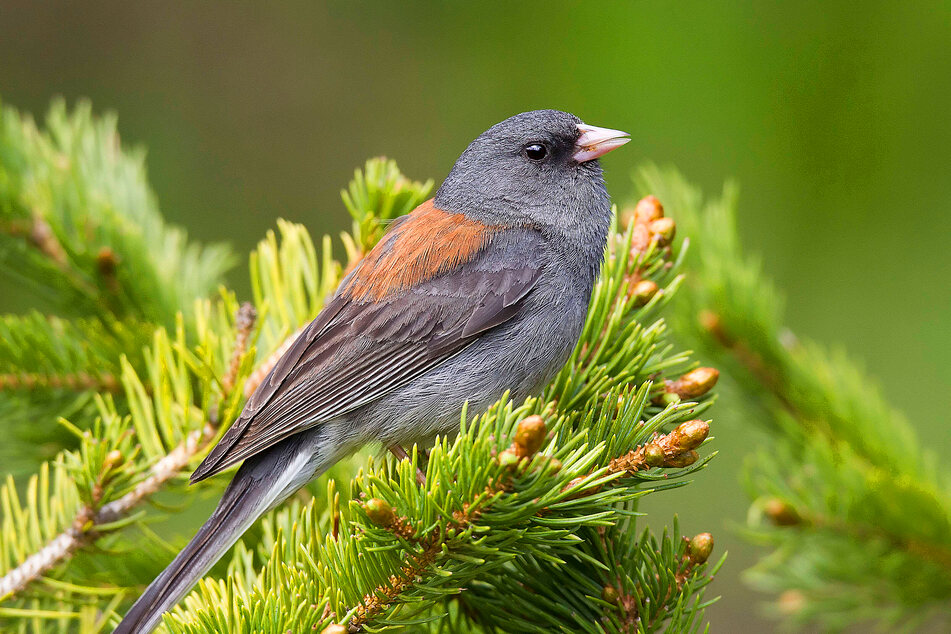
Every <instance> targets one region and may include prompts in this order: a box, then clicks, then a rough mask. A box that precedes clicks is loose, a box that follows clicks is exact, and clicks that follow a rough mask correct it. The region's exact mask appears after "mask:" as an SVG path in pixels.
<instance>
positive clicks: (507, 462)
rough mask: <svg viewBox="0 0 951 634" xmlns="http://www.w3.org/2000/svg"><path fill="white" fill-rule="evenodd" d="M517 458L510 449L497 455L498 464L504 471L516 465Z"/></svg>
mask: <svg viewBox="0 0 951 634" xmlns="http://www.w3.org/2000/svg"><path fill="white" fill-rule="evenodd" d="M518 461H519V457H518V454H517V453H515V452H514V451H512V450H511V449H506V450H505V451H503V452H502V453H500V454H499V464H500V465H502V466H503V467H505V468H506V469H511V468H513V467H514V466H515V465H517V464H518Z"/></svg>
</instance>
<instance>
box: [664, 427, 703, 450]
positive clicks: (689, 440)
mask: <svg viewBox="0 0 951 634" xmlns="http://www.w3.org/2000/svg"><path fill="white" fill-rule="evenodd" d="M709 433H710V423H708V422H707V421H704V420H700V419H695V420H688V421H687V422H686V423H681V424H680V425H678V426H677V428H676V429H674V431H672V432H670V445H671V447H670V448H671V449H672V450H673V451H676V452H677V453H683V452H685V451H690V450H691V449H696V448H697V447H699V446H700V444H701V443H702V442H703V441H704V440H706V439H707V435H708V434H709Z"/></svg>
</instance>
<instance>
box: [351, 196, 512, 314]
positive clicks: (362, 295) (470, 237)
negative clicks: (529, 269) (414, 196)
mask: <svg viewBox="0 0 951 634" xmlns="http://www.w3.org/2000/svg"><path fill="white" fill-rule="evenodd" d="M499 229H500V227H497V226H492V225H485V224H482V223H481V222H479V221H478V220H472V219H471V218H467V217H466V216H465V215H464V214H453V213H449V212H446V211H443V210H441V209H437V208H436V207H435V206H433V201H432V199H429V200H427V201H426V202H424V203H423V204H421V205H420V206H419V207H417V208H416V209H414V210H413V211H412V212H410V215H409V217H408V218H407V219H406V220H405V221H404V222H402V223H400V224H399V226H397V227H396V228H394V229H393V230H392V231H391V232H390V234H388V235H386V236H384V237H383V239H382V240H381V241H380V242H379V243H378V244H377V245H376V246H375V247H374V248H373V250H372V251H370V252H369V253H368V254H367V255H366V257H365V258H364V259H363V262H361V263H360V266H359V267H358V268H357V270H356V272H355V274H354V277H353V279H352V280H351V281H350V283H349V284H348V285H347V288H346V289H345V292H346V293H349V294H350V296H351V297H353V298H354V299H357V300H379V299H382V298H383V297H385V296H386V295H388V294H390V293H395V292H397V291H400V290H402V289H404V288H409V287H410V286H413V285H414V284H418V283H419V282H422V281H424V280H428V279H432V278H434V277H436V276H437V275H439V274H440V273H443V272H445V271H448V270H449V269H451V268H453V267H455V266H458V265H459V264H461V263H462V262H465V261H466V260H468V259H470V258H471V257H472V256H474V255H475V254H476V253H478V252H479V251H480V250H481V249H482V248H483V247H484V246H485V245H486V244H488V242H489V241H490V240H491V239H492V236H493V235H494V234H495V233H496V231H498V230H499Z"/></svg>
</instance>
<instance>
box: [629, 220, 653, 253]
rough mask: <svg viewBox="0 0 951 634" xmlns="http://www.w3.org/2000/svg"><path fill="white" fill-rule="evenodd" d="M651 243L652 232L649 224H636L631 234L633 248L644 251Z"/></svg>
mask: <svg viewBox="0 0 951 634" xmlns="http://www.w3.org/2000/svg"><path fill="white" fill-rule="evenodd" d="M650 243H651V232H650V230H649V229H648V228H647V225H642V224H636V225H634V229H633V230H632V235H631V249H632V250H634V251H644V250H645V249H647V247H648V245H650Z"/></svg>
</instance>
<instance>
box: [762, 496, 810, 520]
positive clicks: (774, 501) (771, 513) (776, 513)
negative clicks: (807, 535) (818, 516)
mask: <svg viewBox="0 0 951 634" xmlns="http://www.w3.org/2000/svg"><path fill="white" fill-rule="evenodd" d="M763 512H764V513H766V517H768V518H769V519H770V521H772V522H773V524H775V525H776V526H796V525H797V524H800V523H801V522H802V518H801V517H799V513H797V512H796V509H794V508H793V507H792V505H790V504H788V503H786V502H784V501H783V500H780V499H779V498H770V499H769V500H767V501H766V504H765V505H764V506H763Z"/></svg>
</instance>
